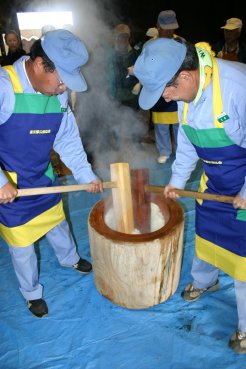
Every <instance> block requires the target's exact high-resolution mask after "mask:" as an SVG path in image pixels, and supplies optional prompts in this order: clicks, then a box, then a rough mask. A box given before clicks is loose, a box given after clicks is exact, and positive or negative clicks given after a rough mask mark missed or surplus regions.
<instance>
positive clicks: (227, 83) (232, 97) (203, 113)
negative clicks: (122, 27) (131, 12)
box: [134, 39, 246, 354]
mask: <svg viewBox="0 0 246 369" xmlns="http://www.w3.org/2000/svg"><path fill="white" fill-rule="evenodd" d="M134 72H135V74H136V76H137V77H138V78H139V80H140V82H141V84H142V85H143V88H142V90H141V93H140V96H139V103H140V106H141V107H142V108H143V109H149V108H151V106H153V105H154V104H155V102H156V101H157V100H158V99H159V98H160V96H161V95H162V96H163V97H164V99H165V100H166V101H171V100H174V101H179V103H178V108H179V117H180V121H181V123H182V124H181V126H180V129H179V136H178V148H177V153H176V160H175V162H174V164H173V166H172V177H171V179H170V183H169V185H167V186H165V189H164V196H165V197H169V198H177V197H179V196H178V195H176V193H175V187H176V188H184V187H185V184H186V182H187V180H188V179H189V177H190V175H191V173H192V171H193V169H194V168H195V166H196V163H197V161H198V160H199V159H200V160H201V162H202V165H203V168H204V173H203V175H202V177H201V181H200V189H199V190H200V192H208V193H214V194H219V195H230V196H234V200H233V204H230V203H222V202H214V201H206V200H204V201H200V200H199V201H197V202H196V255H195V257H194V260H193V265H192V271H191V274H192V277H193V282H192V283H188V285H187V286H186V287H185V289H184V291H183V292H182V297H183V298H184V299H185V301H188V302H194V301H196V300H197V299H199V298H200V297H201V296H202V295H203V294H204V293H206V292H209V291H210V292H211V291H216V290H217V289H218V288H219V281H218V275H219V269H222V270H223V271H224V272H226V273H227V274H229V275H230V276H231V277H233V278H234V285H235V293H236V302H237V311H238V327H237V330H236V331H235V332H234V333H233V335H232V337H231V339H230V341H229V346H230V348H231V349H232V350H234V351H235V352H237V353H240V354H245V353H246V299H245V296H246V283H245V282H246V273H245V264H246V233H245V222H246V177H245V175H246V136H245V131H246V116H245V111H246V66H245V65H244V64H242V63H231V62H228V61H226V60H221V59H216V58H214V57H213V56H212V53H211V50H209V48H208V49H207V50H206V49H202V48H199V47H195V46H194V45H192V44H190V43H186V42H184V41H183V44H181V43H179V42H176V41H174V40H170V39H159V40H156V41H153V42H151V43H150V44H149V45H147V46H146V47H145V48H144V49H143V52H142V54H141V55H140V56H139V58H138V59H137V61H136V63H135V66H134Z"/></svg>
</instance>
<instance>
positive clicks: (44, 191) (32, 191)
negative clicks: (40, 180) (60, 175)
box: [17, 182, 117, 197]
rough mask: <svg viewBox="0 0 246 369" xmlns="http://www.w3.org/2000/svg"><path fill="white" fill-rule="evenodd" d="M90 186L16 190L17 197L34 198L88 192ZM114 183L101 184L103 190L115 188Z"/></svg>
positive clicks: (115, 184)
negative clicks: (35, 196)
mask: <svg viewBox="0 0 246 369" xmlns="http://www.w3.org/2000/svg"><path fill="white" fill-rule="evenodd" d="M90 187H91V184H84V185H69V186H54V187H37V188H23V189H20V190H19V189H18V194H17V197H20V196H34V195H48V194H54V193H63V192H74V191H84V190H86V191H87V190H89V189H90ZM115 187H117V183H116V182H103V188H115Z"/></svg>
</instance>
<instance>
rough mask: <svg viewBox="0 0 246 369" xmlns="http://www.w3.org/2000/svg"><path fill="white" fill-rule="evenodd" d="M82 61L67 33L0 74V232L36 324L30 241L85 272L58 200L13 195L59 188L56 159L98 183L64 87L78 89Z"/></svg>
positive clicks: (37, 294)
mask: <svg viewBox="0 0 246 369" xmlns="http://www.w3.org/2000/svg"><path fill="white" fill-rule="evenodd" d="M87 60H88V52H87V49H86V47H85V45H84V43H83V42H82V41H81V40H80V39H79V38H78V37H76V36H75V35H74V34H72V33H71V32H69V31H67V30H54V31H50V32H47V33H45V35H44V36H43V37H42V38H41V39H39V40H37V41H36V42H35V43H34V44H33V45H32V48H31V51H30V57H29V56H23V57H21V58H20V59H18V60H17V61H16V62H15V63H14V64H13V66H6V67H4V68H0V83H1V89H0V137H1V146H0V234H1V236H2V238H3V239H4V240H5V241H6V244H7V245H8V247H9V252H10V255H11V258H12V262H13V266H14V270H15V273H16V276H17V279H18V282H19V286H20V292H21V294H22V295H23V297H24V299H25V300H26V302H27V306H28V308H29V310H30V312H31V313H32V314H33V315H34V316H36V317H37V318H42V317H43V316H45V315H47V314H48V307H47V304H46V302H45V300H44V299H43V286H42V285H41V284H40V283H39V277H38V266H37V256H36V253H35V249H34V243H35V242H36V241H37V240H39V239H40V238H41V237H42V236H44V235H46V237H47V239H48V241H49V243H50V244H51V246H52V248H53V249H54V252H55V254H56V256H57V258H58V261H59V263H60V264H61V265H62V266H66V267H71V268H74V269H75V270H77V271H78V272H80V273H84V274H86V273H89V272H90V271H91V270H92V266H91V263H90V262H89V261H87V260H85V259H82V258H81V257H80V256H79V254H78V252H77V251H76V245H75V242H74V239H73V237H72V234H71V232H70V230H69V226H68V223H67V221H66V219H65V214H64V211H63V203H62V199H61V195H60V194H55V193H54V194H48V195H37V196H31V197H29V196H23V197H19V198H16V196H17V195H18V189H21V188H26V189H29V188H36V187H52V186H57V185H59V183H58V179H57V177H56V175H55V173H54V171H53V168H52V166H51V163H50V152H51V149H52V148H54V150H55V151H56V152H57V153H58V154H59V155H60V157H61V159H62V161H63V162H64V163H65V165H66V166H67V167H68V168H70V169H71V171H72V173H73V175H74V177H75V179H76V180H77V182H78V183H80V184H82V183H90V187H89V190H88V191H89V192H93V193H94V192H99V191H102V182H101V180H100V179H99V178H97V176H96V175H95V174H94V173H93V171H92V168H91V165H90V164H89V162H88V161H87V155H86V153H85V151H84V149H83V145H82V142H81V138H80V135H79V131H78V127H77V124H76V121H75V117H74V115H73V113H72V112H71V109H70V107H69V105H68V99H67V89H68V88H70V89H72V90H75V91H81V92H82V91H85V90H86V89H87V84H86V81H85V79H84V77H83V75H82V74H81V72H80V68H81V66H82V65H84V64H85V63H86V62H87Z"/></svg>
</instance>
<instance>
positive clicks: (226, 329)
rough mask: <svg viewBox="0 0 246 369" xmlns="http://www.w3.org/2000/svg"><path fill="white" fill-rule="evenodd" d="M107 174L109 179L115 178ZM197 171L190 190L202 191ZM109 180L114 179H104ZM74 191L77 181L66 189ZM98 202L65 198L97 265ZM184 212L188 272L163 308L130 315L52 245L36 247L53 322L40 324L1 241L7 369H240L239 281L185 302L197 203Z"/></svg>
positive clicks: (155, 168)
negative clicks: (63, 261)
mask: <svg viewBox="0 0 246 369" xmlns="http://www.w3.org/2000/svg"><path fill="white" fill-rule="evenodd" d="M170 164H171V160H169V161H168V162H167V163H166V164H165V165H158V164H155V163H152V164H151V167H150V183H151V184H153V185H162V184H165V183H167V182H168V179H169V176H170V173H171V171H170ZM101 174H102V175H104V174H105V177H106V176H107V174H108V173H101ZM199 176H200V168H199V167H198V168H197V170H196V172H195V173H194V175H193V176H192V179H191V180H190V181H189V183H188V185H187V187H188V188H191V189H193V190H195V189H197V188H198V179H199ZM105 180H108V178H105ZM66 183H68V184H70V183H73V179H72V178H71V177H66V178H63V184H66ZM100 196H101V195H99V194H95V195H92V194H88V193H87V192H85V191H83V192H76V193H70V194H64V195H63V198H64V204H65V209H66V213H67V216H68V220H69V222H70V224H71V227H72V231H73V234H74V236H75V239H76V242H77V245H78V250H79V253H80V255H81V256H82V257H86V258H88V259H91V257H90V248H89V240H88V229H87V220H88V214H89V212H90V210H91V208H92V207H93V205H94V204H95V203H96V202H97V201H98V200H99V199H100ZM179 202H180V203H181V204H182V206H183V207H184V210H185V237H184V257H183V264H182V272H181V277H180V283H179V287H178V290H177V292H176V293H175V294H174V295H173V296H172V297H170V298H169V299H168V300H167V301H165V302H164V303H162V304H160V305H158V306H154V307H152V308H149V309H143V310H128V309H124V308H122V307H120V306H117V305H115V304H113V303H112V302H110V301H109V300H107V299H106V298H105V297H104V296H102V295H100V294H99V292H98V291H97V289H96V287H95V284H94V276H93V273H91V274H90V275H86V276H81V275H80V274H79V273H77V272H76V271H75V270H73V269H70V268H62V267H61V266H60V265H59V264H58V261H57V259H56V257H55V255H54V253H53V251H52V249H51V247H49V245H48V243H47V241H46V239H45V238H42V239H41V240H40V241H39V243H38V244H37V252H38V255H39V265H40V283H42V284H43V285H44V298H45V300H46V302H47V304H48V306H49V315H48V316H47V317H44V318H42V319H36V318H35V317H33V316H32V315H31V314H30V312H29V311H28V309H27V307H26V304H25V301H24V299H23V298H22V296H21V294H20V292H19V290H18V283H17V280H16V277H15V274H14V270H13V267H12V263H11V259H10V255H9V253H8V249H7V246H6V244H5V243H4V242H3V241H0V252H1V258H0V278H1V286H0V296H1V304H0V321H1V322H0V368H1V369H181V368H182V369H211V368H213V369H225V368H226V369H239V368H240V369H241V368H245V367H246V357H245V356H244V355H241V356H240V355H237V354H235V353H234V352H233V351H231V350H230V349H229V348H228V347H227V343H228V340H229V338H230V336H231V335H232V333H233V332H234V330H235V329H236V328H237V313H236V303H235V295H234V287H233V281H232V279H231V278H230V277H228V276H227V275H225V274H224V273H223V272H222V273H221V274H220V283H221V288H220V290H219V291H217V292H216V293H210V294H207V295H204V296H203V298H201V299H200V300H198V301H197V302H195V303H190V304H189V303H186V302H185V301H183V299H182V298H181V297H180V293H181V291H182V289H183V288H184V287H185V285H186V283H187V282H189V281H190V268H191V262H192V257H193V253H194V204H195V201H194V200H193V199H188V198H182V199H181V200H179Z"/></svg>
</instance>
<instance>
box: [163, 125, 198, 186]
mask: <svg viewBox="0 0 246 369" xmlns="http://www.w3.org/2000/svg"><path fill="white" fill-rule="evenodd" d="M198 159H199V158H198V156H197V153H196V150H195V149H194V146H193V145H192V144H191V142H190V141H189V140H188V138H187V136H186V134H185V132H184V130H183V128H182V125H180V126H179V131H178V145H177V150H176V159H175V161H174V163H173V165H172V176H171V179H170V181H169V184H170V185H172V186H174V187H176V188H180V189H183V188H184V187H185V184H186V182H187V181H188V179H189V178H190V175H191V173H192V171H193V170H194V169H195V167H196V163H197V161H198Z"/></svg>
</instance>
